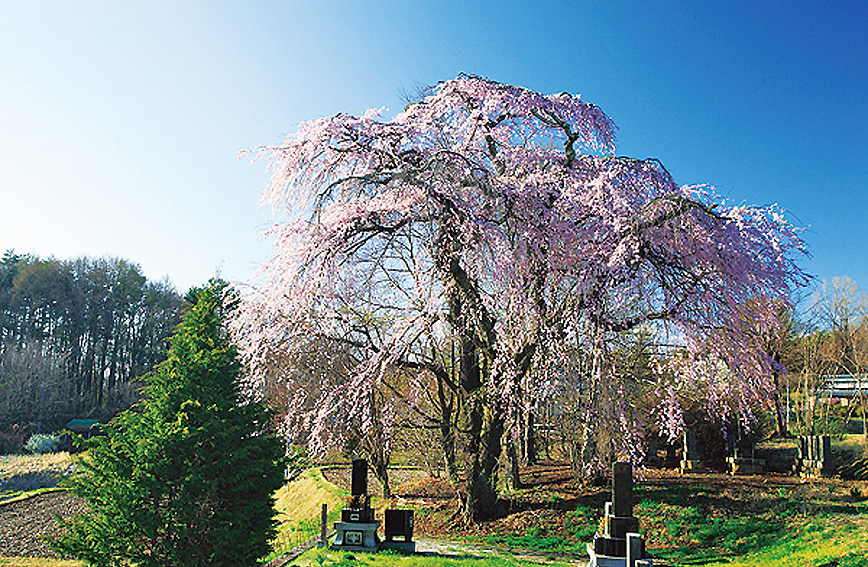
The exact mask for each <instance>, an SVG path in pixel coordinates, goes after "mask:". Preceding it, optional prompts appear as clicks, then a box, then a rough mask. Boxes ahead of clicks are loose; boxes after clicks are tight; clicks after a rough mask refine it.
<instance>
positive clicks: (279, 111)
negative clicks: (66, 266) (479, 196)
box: [0, 0, 868, 291]
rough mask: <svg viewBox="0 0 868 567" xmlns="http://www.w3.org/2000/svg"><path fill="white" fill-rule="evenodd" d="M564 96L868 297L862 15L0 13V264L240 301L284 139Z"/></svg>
mask: <svg viewBox="0 0 868 567" xmlns="http://www.w3.org/2000/svg"><path fill="white" fill-rule="evenodd" d="M462 72H465V73H474V74H480V75H485V76H488V77H490V78H492V79H495V80H498V81H502V82H507V83H513V84H520V85H523V86H526V87H529V88H532V89H535V90H539V91H543V92H561V91H568V92H573V93H580V94H581V95H582V97H583V98H584V99H585V100H587V101H589V102H592V103H595V104H597V105H599V106H600V107H602V108H603V110H604V111H605V112H607V113H608V114H609V115H610V116H611V117H612V118H613V119H614V120H615V122H616V123H617V124H618V126H619V128H620V130H619V133H618V137H619V140H620V151H619V153H621V154H623V155H631V156H634V157H639V158H645V157H656V158H659V159H661V160H662V161H663V163H664V164H665V165H666V166H667V168H668V169H669V170H670V172H672V174H673V175H674V176H675V178H676V180H677V181H678V182H679V183H700V182H704V183H710V184H712V185H714V186H715V187H716V188H717V190H718V192H719V193H720V194H721V195H723V196H725V197H726V198H727V199H728V200H729V201H732V202H744V203H748V204H759V205H767V204H772V203H777V204H779V205H780V206H781V207H783V208H784V209H786V210H787V211H789V218H790V220H791V221H792V222H793V223H795V224H798V225H801V226H804V227H806V231H805V233H804V236H805V239H806V240H807V242H808V244H809V246H810V250H811V254H812V258H810V259H807V260H805V261H804V262H803V263H802V266H803V267H804V269H805V270H807V271H808V272H810V273H812V274H814V275H816V276H817V277H818V280H822V279H831V278H832V277H834V276H841V275H847V276H850V277H851V278H853V279H854V280H856V281H857V282H858V283H859V284H860V287H861V288H862V289H868V224H866V221H868V196H866V189H868V3H866V2H864V1H858V2H857V1H852V2H851V1H837V2H836V1H824V2H817V1H810V2H809V1H804V2H802V1H792V0H791V1H777V0H771V1H766V0H763V1H762V2H756V1H755V0H754V1H744V2H743V1H727V2H720V1H716V2H690V3H688V2H647V1H646V2H638V1H637V2H590V1H582V2H579V1H572V2H563V1H553V2H513V1H509V0H500V1H497V2H473V1H470V0H465V1H459V2H452V1H438V2H434V1H431V2H414V1H412V0H402V1H394V2H392V1H389V2H387V1H382V2H377V1H368V2H352V1H345V2H338V1H328V0H318V1H315V2H313V1H310V0H308V1H303V2H294V1H286V2H241V1H239V2H234V3H229V2H194V1H189V2H158V1H149V2H140V3H127V2H123V3H122V2H96V1H82V2H74V3H73V2H39V1H34V2H12V1H11V0H2V1H0V196H2V198H0V250H5V249H9V248H14V249H15V250H16V251H18V252H28V253H34V254H37V255H40V256H42V257H48V256H56V257H59V258H71V257H76V256H81V255H90V256H102V255H112V256H120V257H123V258H127V259H129V260H132V261H135V262H137V263H139V264H140V265H141V266H142V268H143V270H144V272H145V274H146V275H147V276H148V277H150V278H152V279H160V278H163V277H168V278H169V279H170V280H171V281H172V282H173V283H174V284H175V285H176V286H177V287H178V289H179V290H181V291H183V290H186V289H187V288H188V287H190V286H192V285H198V284H201V283H203V282H204V281H206V280H207V279H208V278H209V277H211V276H213V275H215V273H218V272H219V273H220V274H221V275H222V276H223V277H225V278H227V279H231V280H244V279H247V278H249V277H250V276H251V275H252V274H253V272H254V271H255V269H256V266H257V265H258V264H259V263H261V262H263V261H264V260H265V259H266V258H267V257H268V255H269V253H270V250H271V248H270V243H269V242H268V241H266V240H264V239H263V237H262V236H261V233H262V231H263V230H264V229H265V228H266V227H267V226H269V224H270V223H271V222H272V220H274V218H275V217H274V216H273V214H272V212H271V211H269V210H266V209H263V208H261V207H260V205H259V202H258V194H259V192H260V191H261V190H262V189H263V188H264V186H265V184H266V183H267V180H268V173H267V171H266V170H265V164H263V163H250V160H249V159H239V157H238V153H239V151H240V150H243V149H247V148H253V147H255V146H258V145H262V144H275V143H279V142H280V141H281V140H282V139H283V138H284V137H285V136H286V135H287V134H289V133H291V132H293V131H294V130H295V128H296V126H297V125H298V123H299V122H301V121H304V120H309V119H312V118H317V117H321V116H328V115H332V114H335V113H337V112H350V113H355V114H358V113H361V112H363V111H364V110H365V109H367V108H370V107H381V106H385V107H387V108H388V109H391V112H392V113H394V112H396V111H398V110H400V109H401V107H402V103H401V100H402V99H401V93H402V91H403V90H406V91H412V90H413V89H414V88H415V87H416V86H417V85H419V84H433V83H436V82H437V81H439V80H444V79H449V78H453V77H455V76H456V75H458V74H459V73H462Z"/></svg>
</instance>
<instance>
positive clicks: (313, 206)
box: [233, 76, 806, 451]
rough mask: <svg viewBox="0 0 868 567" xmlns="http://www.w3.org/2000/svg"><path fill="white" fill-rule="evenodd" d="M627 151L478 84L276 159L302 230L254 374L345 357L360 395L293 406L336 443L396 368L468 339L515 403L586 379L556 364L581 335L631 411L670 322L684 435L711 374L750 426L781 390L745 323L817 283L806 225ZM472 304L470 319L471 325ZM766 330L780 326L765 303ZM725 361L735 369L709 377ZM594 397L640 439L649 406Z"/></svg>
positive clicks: (245, 334) (567, 110)
mask: <svg viewBox="0 0 868 567" xmlns="http://www.w3.org/2000/svg"><path fill="white" fill-rule="evenodd" d="M615 149H616V144H615V126H614V124H613V122H612V121H611V120H610V119H609V118H608V117H607V116H606V115H605V114H604V113H603V111H602V110H600V109H599V108H598V107H596V106H594V105H592V104H588V103H586V102H584V101H582V100H580V98H579V97H578V96H574V95H570V94H566V93H561V94H555V95H543V94H540V93H537V92H534V91H531V90H529V89H526V88H522V87H518V86H511V85H505V84H501V83H497V82H494V81H491V80H488V79H485V78H481V77H473V76H460V77H458V78H457V79H454V80H450V81H446V82H443V83H441V84H440V85H438V86H437V88H436V89H435V90H434V92H433V94H432V95H430V96H428V97H427V98H425V99H424V100H421V101H419V102H417V103H415V104H411V105H410V106H409V107H408V108H407V109H406V110H405V111H404V112H402V113H400V114H398V115H397V116H395V117H394V118H393V119H391V120H385V121H384V120H381V118H380V115H379V112H377V111H369V112H368V113H366V114H365V115H364V116H362V117H355V116H350V115H346V114H339V115H337V116H333V117H328V118H322V119H319V120H314V121H311V122H308V123H305V124H302V125H301V127H300V128H299V130H298V131H297V132H296V133H295V134H294V135H292V136H291V137H290V138H289V139H287V140H286V142H284V143H283V144H282V145H280V146H276V147H264V148H260V149H259V150H258V152H257V154H258V155H259V156H263V157H265V158H267V159H268V160H269V162H270V164H271V168H272V180H271V184H270V185H269V187H268V189H267V190H266V191H265V192H264V193H263V197H262V200H263V203H264V204H266V205H269V206H272V207H274V208H276V209H277V210H279V211H282V212H283V213H285V215H286V218H287V220H286V221H285V222H281V223H278V224H275V225H274V227H272V228H271V230H269V231H268V232H269V234H270V235H272V236H273V237H274V238H275V246H276V249H275V254H274V256H273V257H272V259H271V260H270V261H269V262H268V263H267V264H266V265H265V266H264V267H263V271H262V278H261V280H260V285H259V286H258V288H257V289H256V292H255V293H254V294H252V295H250V296H248V297H247V299H246V301H245V302H244V304H243V306H242V308H241V309H240V311H239V314H240V315H239V317H238V319H237V320H236V321H235V323H234V327H233V328H234V333H235V336H236V338H237V339H238V340H239V342H240V344H241V345H242V347H243V352H244V355H245V357H246V360H247V362H248V364H249V366H250V368H251V369H252V374H251V380H252V381H253V383H254V384H258V383H261V382H263V381H265V380H266V377H267V375H268V373H269V372H270V371H273V369H274V365H273V356H274V353H275V352H278V351H284V352H285V351H291V350H292V349H300V348H303V345H305V344H310V341H311V340H313V339H314V338H316V339H321V340H329V341H332V342H333V343H336V344H340V345H343V347H344V348H345V350H346V352H348V353H350V354H349V355H348V357H349V359H350V360H352V361H353V362H352V363H350V364H347V365H345V367H344V366H342V370H341V371H342V372H345V373H346V376H345V378H346V380H345V381H340V380H338V381H335V380H331V381H328V380H327V379H326V374H327V372H325V371H323V373H322V383H321V384H319V386H318V388H319V389H318V391H321V392H322V393H324V394H323V395H319V396H316V400H308V401H310V403H297V404H292V405H291V407H292V408H294V410H293V411H295V412H297V415H295V416H293V417H291V419H296V420H300V421H299V422H302V421H303V422H304V423H306V426H307V427H308V428H309V429H310V430H311V431H313V433H314V437H313V438H314V441H315V442H316V443H318V446H319V447H320V448H326V447H327V446H328V445H330V444H333V443H336V442H337V440H336V439H333V438H331V437H330V435H331V433H329V431H330V427H329V424H330V423H334V421H335V420H337V419H364V416H363V415H362V414H363V413H364V408H365V407H366V404H365V403H364V399H366V396H369V395H370V389H371V388H372V387H374V386H373V385H374V384H375V383H376V382H377V381H378V380H381V379H382V377H383V370H384V368H387V367H396V366H397V367H400V366H402V365H403V366H404V367H405V368H410V367H413V368H423V369H424V368H425V365H426V364H430V360H429V359H427V358H426V356H427V355H426V354H425V353H426V352H428V350H427V349H426V347H425V345H430V344H432V343H437V342H438V341H439V342H442V341H443V340H445V339H446V338H448V337H449V336H450V335H452V334H455V333H459V334H464V335H466V336H472V337H473V338H474V341H475V342H476V343H477V344H478V345H480V348H481V349H482V350H483V351H484V353H485V358H486V364H487V365H488V366H487V368H489V370H490V371H489V372H488V373H487V374H486V379H487V380H488V381H489V384H487V390H486V395H487V396H488V397H489V398H490V400H491V402H492V403H494V404H498V405H499V407H502V408H508V407H510V404H514V403H521V400H520V399H518V398H519V397H520V394H519V393H520V392H521V391H525V392H526V391H528V390H529V389H532V390H534V391H541V390H542V388H543V386H542V384H543V383H544V382H545V381H546V380H552V381H563V380H569V379H575V377H571V376H569V375H566V374H565V373H564V372H560V371H558V365H557V364H552V363H551V357H552V356H559V355H560V354H561V353H563V352H564V351H563V350H562V349H559V345H562V344H563V343H564V342H566V341H573V342H575V341H576V337H578V336H581V337H582V343H583V344H585V345H587V349H588V350H589V352H590V353H591V354H592V356H596V357H598V358H599V359H600V361H601V362H600V364H595V365H594V368H595V369H596V371H595V375H594V376H591V377H589V378H588V380H589V383H590V384H591V386H590V387H591V388H597V389H600V390H601V391H602V389H605V390H606V391H607V392H609V393H610V395H611V396H614V397H617V396H618V395H619V394H618V392H619V389H618V387H614V386H612V387H609V386H606V384H607V381H611V380H612V377H611V376H610V375H608V374H607V371H606V369H607V365H606V364H605V363H604V362H605V361H604V359H605V356H606V353H607V348H606V345H607V343H608V341H609V340H610V339H611V337H612V336H614V335H616V334H618V333H623V332H626V331H630V330H631V329H635V328H637V327H639V326H640V325H648V324H653V325H655V326H656V328H657V329H659V330H660V331H661V332H665V333H667V334H668V336H670V337H676V340H677V341H678V342H679V343H680V344H682V346H683V347H684V349H683V352H684V355H683V357H682V358H681V359H679V362H678V364H673V365H671V366H670V367H669V368H668V371H667V374H668V376H669V378H668V379H667V384H668V386H667V389H668V393H665V394H664V395H662V399H664V400H668V401H667V402H666V403H661V406H660V407H661V411H660V412H659V417H660V419H661V421H663V422H665V423H663V424H662V427H663V428H664V429H667V430H670V431H672V432H673V434H675V433H676V432H677V431H679V430H680V428H681V427H682V422H681V421H680V420H681V417H680V414H679V412H678V411H677V410H676V408H675V407H674V406H675V405H677V404H676V402H677V395H676V394H677V391H678V390H679V389H680V388H682V387H683V386H684V385H685V384H694V383H697V381H698V380H700V378H699V377H698V376H697V375H698V374H700V373H703V372H704V376H705V377H704V378H703V380H704V382H703V383H706V384H710V386H709V401H710V402H711V403H712V404H717V410H718V411H719V412H720V413H726V412H727V411H730V410H732V409H736V410H741V411H743V410H745V409H746V408H747V407H748V406H749V405H750V402H751V401H752V400H754V399H759V398H761V397H762V396H764V395H765V394H766V393H767V390H768V388H769V383H768V376H767V370H768V368H769V364H770V362H769V361H768V360H767V359H766V358H764V357H763V355H762V353H758V352H757V351H756V349H755V346H756V345H755V341H754V340H753V338H752V336H748V335H749V333H745V332H742V331H741V330H740V329H741V327H740V325H741V324H742V323H743V321H741V320H740V319H739V317H741V314H742V313H743V312H742V308H743V306H744V305H745V304H746V302H748V301H751V300H753V299H755V298H767V299H768V300H770V301H771V300H785V299H786V298H787V297H788V295H789V293H790V291H791V290H792V289H793V288H794V287H797V286H800V285H804V284H805V283H806V276H805V275H804V274H803V273H802V272H801V271H800V269H799V268H798V267H797V265H796V263H795V259H796V257H797V256H799V255H800V254H802V253H804V252H805V250H804V244H803V242H802V240H801V239H800V238H799V231H798V230H797V229H796V228H794V227H793V226H791V225H790V224H788V223H787V221H786V220H785V219H784V217H783V214H782V212H781V211H780V210H779V209H778V208H777V207H768V208H756V207H746V206H740V205H739V206H729V205H726V204H725V203H723V202H721V200H720V199H719V198H718V197H717V196H715V195H714V194H713V192H712V190H711V189H710V188H708V187H706V186H678V185H677V184H676V183H675V182H674V181H673V179H672V178H671V176H670V175H669V173H668V172H667V171H666V169H665V168H664V167H663V166H662V165H661V164H660V163H659V162H657V161H656V160H637V159H632V158H626V157H620V156H617V155H616V154H615ZM458 296H460V297H461V298H462V305H461V309H462V310H463V311H464V312H463V315H462V317H460V318H455V317H452V318H451V319H450V317H449V312H450V305H449V304H448V302H449V298H454V297H458ZM753 323H754V324H758V325H759V327H763V326H766V327H770V326H772V325H773V324H774V322H773V319H772V317H771V314H770V312H769V311H764V310H763V309H762V308H759V309H758V312H757V314H756V317H755V319H754V320H753ZM742 326H743V325H742ZM712 337H713V338H714V340H712V341H709V339H710V338H712ZM700 360H701V361H705V362H703V363H702V364H705V365H706V366H702V364H700V363H699V362H698V361H700ZM528 361H531V362H532V363H531V364H528ZM718 363H719V364H721V365H723V366H724V367H725V368H726V369H727V370H726V372H717V373H713V372H705V371H703V370H702V369H703V368H711V367H716V366H715V365H716V364H718ZM533 368H536V369H538V370H539V371H538V372H534V371H532V369H533ZM284 371H285V369H284ZM296 374H297V375H301V374H302V372H300V371H299V372H297V373H296ZM712 374H714V376H712ZM292 375H293V373H292V372H291V371H290V372H287V373H286V376H287V380H289V381H291V378H289V377H291V376H292ZM673 376H677V377H676V378H673ZM534 381H535V382H534ZM289 387H291V388H297V389H301V388H303V387H304V386H303V385H302V384H301V383H294V384H292V383H291V384H290V385H289ZM308 389H309V387H308ZM296 395H297V397H302V396H304V394H302V393H300V392H299V393H298V394H296ZM589 399H595V400H596V401H595V402H593V403H594V404H597V405H596V406H594V407H588V408H586V409H587V412H588V415H589V416H591V415H599V412H601V411H603V410H601V409H600V408H602V407H604V406H605V407H607V408H609V409H607V410H606V411H609V412H610V413H611V412H614V413H611V415H607V416H605V418H606V420H608V422H609V423H610V425H611V428H612V430H618V429H621V430H635V429H636V428H637V427H639V425H638V422H637V421H636V420H635V419H633V418H632V417H631V416H630V415H628V414H629V407H628V406H629V404H626V405H624V404H613V403H611V400H609V401H608V402H605V403H604V402H601V401H600V400H599V396H597V397H594V396H591V397H590V398H589ZM589 403H590V402H589ZM733 404H734V405H733ZM595 412H597V413H596V414H595ZM291 413H292V412H291ZM623 438H624V439H625V440H626V439H627V437H623ZM317 440H318V441H317ZM633 444H634V443H633V440H632V438H630V439H629V442H628V441H624V442H623V443H621V445H620V447H621V449H623V450H624V451H629V448H628V445H629V446H632V445H633Z"/></svg>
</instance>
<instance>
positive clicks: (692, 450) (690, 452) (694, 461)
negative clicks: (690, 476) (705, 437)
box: [680, 429, 704, 474]
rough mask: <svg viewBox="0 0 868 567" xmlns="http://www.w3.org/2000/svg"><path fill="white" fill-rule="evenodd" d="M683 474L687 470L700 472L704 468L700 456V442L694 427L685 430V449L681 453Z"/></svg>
mask: <svg viewBox="0 0 868 567" xmlns="http://www.w3.org/2000/svg"><path fill="white" fill-rule="evenodd" d="M680 470H681V474H684V473H686V472H689V471H692V472H699V471H702V470H704V467H703V466H702V460H701V458H700V456H699V443H697V441H696V432H695V431H694V430H692V429H685V430H684V450H683V451H682V454H681V467H680Z"/></svg>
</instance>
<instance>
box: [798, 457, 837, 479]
mask: <svg viewBox="0 0 868 567" xmlns="http://www.w3.org/2000/svg"><path fill="white" fill-rule="evenodd" d="M795 468H796V470H797V471H798V473H799V476H801V477H802V478H817V477H828V476H832V467H830V466H829V463H828V461H825V460H824V461H819V460H812V459H801V460H800V461H799V462H798V463H797V464H796V467H795Z"/></svg>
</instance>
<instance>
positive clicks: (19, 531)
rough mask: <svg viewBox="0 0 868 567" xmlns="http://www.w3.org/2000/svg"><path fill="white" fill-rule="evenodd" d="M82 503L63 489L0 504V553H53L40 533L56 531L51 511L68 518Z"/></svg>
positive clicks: (46, 554) (79, 509)
mask: <svg viewBox="0 0 868 567" xmlns="http://www.w3.org/2000/svg"><path fill="white" fill-rule="evenodd" d="M84 507H85V504H84V502H83V501H82V500H80V499H79V498H77V497H75V496H73V495H72V494H70V493H69V492H66V491H63V490H60V491H55V492H48V493H45V494H38V495H36V496H32V497H30V498H25V499H23V500H15V501H12V502H6V503H3V504H0V557H2V556H8V557H57V555H56V554H55V553H54V552H53V551H51V550H50V549H49V547H48V545H47V544H46V543H45V541H43V539H42V538H43V536H46V535H51V534H54V533H56V532H57V529H58V523H57V520H56V519H55V514H56V515H59V516H60V517H62V518H70V517H72V516H73V515H75V514H77V513H79V512H81V511H82V510H84Z"/></svg>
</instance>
